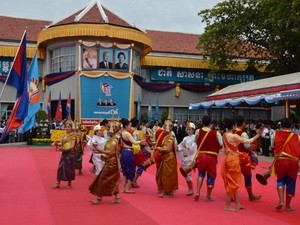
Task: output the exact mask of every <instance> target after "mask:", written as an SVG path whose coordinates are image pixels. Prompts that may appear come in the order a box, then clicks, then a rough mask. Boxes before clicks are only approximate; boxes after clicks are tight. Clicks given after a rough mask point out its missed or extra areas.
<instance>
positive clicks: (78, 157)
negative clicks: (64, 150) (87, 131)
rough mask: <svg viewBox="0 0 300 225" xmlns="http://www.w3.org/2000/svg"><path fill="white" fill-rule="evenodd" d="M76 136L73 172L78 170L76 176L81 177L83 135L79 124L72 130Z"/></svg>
mask: <svg viewBox="0 0 300 225" xmlns="http://www.w3.org/2000/svg"><path fill="white" fill-rule="evenodd" d="M74 133H75V136H76V147H75V170H78V175H82V156H83V148H84V144H83V143H84V141H85V140H84V137H85V135H84V133H82V126H81V124H79V125H78V127H77V128H76V129H75V130H74Z"/></svg>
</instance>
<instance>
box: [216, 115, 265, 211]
mask: <svg viewBox="0 0 300 225" xmlns="http://www.w3.org/2000/svg"><path fill="white" fill-rule="evenodd" d="M225 128H227V132H225V133H224V134H223V142H224V153H225V155H226V157H225V159H224V161H223V163H222V166H221V175H222V177H223V180H224V185H225V190H226V200H225V208H224V209H225V210H227V211H237V210H241V209H244V208H245V207H243V206H242V205H241V203H240V200H239V196H238V189H239V187H240V185H241V182H242V173H241V166H240V160H239V154H240V153H239V150H238V145H239V144H240V143H244V144H251V143H252V142H254V141H255V140H256V139H257V138H259V137H260V135H261V133H262V130H261V129H259V130H258V131H257V134H256V135H255V136H254V137H253V138H251V139H245V138H242V137H241V136H239V135H237V134H234V133H233V132H234V130H235V129H236V121H235V119H226V120H225ZM232 197H233V198H234V200H235V203H236V207H235V208H233V207H231V206H230V201H231V199H232Z"/></svg>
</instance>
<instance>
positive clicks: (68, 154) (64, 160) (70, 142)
mask: <svg viewBox="0 0 300 225" xmlns="http://www.w3.org/2000/svg"><path fill="white" fill-rule="evenodd" d="M72 124H73V122H72V120H67V121H66V122H65V124H64V128H65V130H66V134H64V135H63V136H62V138H61V141H60V142H59V143H58V150H59V151H61V152H62V153H61V157H60V161H59V164H58V169H57V183H56V184H54V185H53V188H60V182H61V181H67V182H68V185H67V187H66V188H71V184H72V181H73V180H75V160H74V157H75V153H74V152H75V144H76V135H74V133H73V132H72Z"/></svg>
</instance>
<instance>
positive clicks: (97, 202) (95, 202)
mask: <svg viewBox="0 0 300 225" xmlns="http://www.w3.org/2000/svg"><path fill="white" fill-rule="evenodd" d="M91 203H92V204H93V205H99V204H101V203H102V198H96V199H94V200H91Z"/></svg>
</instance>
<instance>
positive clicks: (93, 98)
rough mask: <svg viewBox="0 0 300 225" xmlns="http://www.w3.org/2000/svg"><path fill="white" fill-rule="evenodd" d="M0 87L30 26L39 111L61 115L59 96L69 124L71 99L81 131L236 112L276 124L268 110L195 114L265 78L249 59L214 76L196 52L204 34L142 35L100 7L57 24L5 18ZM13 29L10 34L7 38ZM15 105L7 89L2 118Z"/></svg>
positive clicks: (1, 106) (0, 101) (94, 5)
mask: <svg viewBox="0 0 300 225" xmlns="http://www.w3.org/2000/svg"><path fill="white" fill-rule="evenodd" d="M1 21H3V23H1V25H0V30H1V31H3V32H1V33H2V34H3V35H2V37H0V75H1V76H0V77H1V81H2V82H0V88H1V90H2V89H3V87H4V81H5V79H6V76H7V74H8V73H9V69H10V68H11V65H12V63H13V58H14V56H15V54H16V51H17V48H18V43H19V40H20V38H21V36H22V35H21V34H22V32H23V31H24V30H25V28H26V27H28V28H27V34H28V35H27V36H28V39H27V43H28V44H27V49H28V50H27V58H28V64H29V63H30V62H31V59H32V58H33V56H34V54H35V53H36V52H37V54H38V57H39V73H40V86H39V87H40V92H41V99H40V103H41V108H42V109H43V110H46V107H47V104H50V106H51V111H50V112H49V113H50V114H51V118H54V117H55V110H56V108H57V104H58V100H59V98H61V101H62V109H63V118H66V116H67V113H66V112H65V110H64V109H65V107H66V104H67V99H68V96H71V99H72V101H71V116H72V118H73V119H75V120H77V121H80V123H82V124H83V125H86V126H92V125H94V124H96V123H98V122H99V120H102V119H104V118H106V119H111V118H113V119H119V118H129V119H130V118H133V117H140V116H141V115H143V114H147V115H148V114H149V115H150V116H148V118H149V119H150V120H155V119H158V120H160V119H161V116H162V114H163V113H164V112H167V113H169V114H170V115H171V118H172V119H173V120H179V121H182V122H185V121H187V120H191V121H197V120H200V119H201V118H202V116H203V115H204V114H207V113H210V115H211V116H212V118H213V119H214V120H220V119H222V118H224V117H229V116H232V115H233V114H235V115H236V114H243V115H245V116H246V117H247V116H249V117H251V118H253V119H270V118H269V117H270V112H268V111H266V110H265V108H264V107H263V106H262V107H256V108H253V109H254V110H251V112H250V111H249V109H248V108H243V107H240V108H235V109H232V108H223V109H217V108H212V109H210V110H209V111H207V110H205V109H199V110H189V108H188V106H189V104H190V103H191V102H199V101H203V100H204V99H205V97H206V96H207V95H209V94H211V93H213V92H214V91H216V90H218V89H220V88H222V87H225V86H228V85H231V84H236V83H240V82H246V81H252V80H256V79H260V78H263V77H264V74H263V71H260V70H259V69H257V70H253V69H251V70H250V69H248V68H247V64H246V62H245V59H241V60H240V61H239V63H238V64H237V66H236V67H234V68H232V69H231V70H228V71H220V72H215V73H213V72H212V71H210V70H209V69H208V61H207V60H206V59H205V58H204V57H203V56H202V55H201V50H199V49H197V48H196V46H197V43H198V41H199V35H195V34H187V33H176V32H165V31H154V30H146V31H144V30H142V29H139V28H137V27H135V26H134V25H132V24H130V23H128V22H127V21H126V20H124V19H122V18H120V17H119V16H118V15H116V14H115V13H112V12H111V11H109V10H108V9H106V8H105V7H103V6H102V5H101V4H100V2H99V1H94V2H92V3H91V4H90V5H88V6H87V7H86V8H85V9H83V10H80V11H78V12H77V13H75V14H73V15H69V16H67V17H66V18H65V19H63V20H61V21H59V22H56V23H51V22H50V21H37V20H28V19H21V18H11V17H2V16H1ZM4 31H7V32H4ZM14 101H15V90H14V88H13V87H10V86H8V85H7V86H5V87H4V92H3V95H2V96H1V99H0V114H1V118H2V119H7V118H8V116H9V114H10V111H11V109H12V107H13V104H14Z"/></svg>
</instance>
